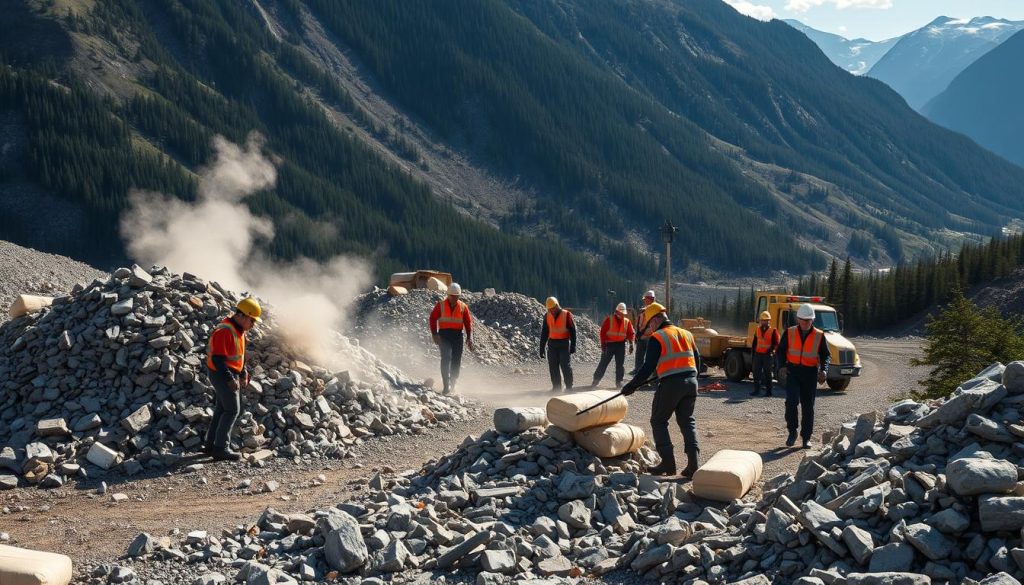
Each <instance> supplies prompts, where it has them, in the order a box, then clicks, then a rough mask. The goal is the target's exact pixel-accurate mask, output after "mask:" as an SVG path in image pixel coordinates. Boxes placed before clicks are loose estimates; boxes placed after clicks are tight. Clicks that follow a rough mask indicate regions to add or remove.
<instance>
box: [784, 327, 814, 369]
mask: <svg viewBox="0 0 1024 585" xmlns="http://www.w3.org/2000/svg"><path fill="white" fill-rule="evenodd" d="M798 329H799V326H798V325H794V326H792V327H790V328H789V331H788V332H787V333H786V334H787V335H789V340H788V341H787V343H786V345H788V346H789V347H787V348H786V362H787V363H790V364H793V365H794V366H807V367H809V368H816V367H818V344H819V343H821V336H822V332H821V329H818V328H817V327H815V328H814V329H813V331H812V332H811V334H810V335H808V336H807V339H805V340H804V342H803V344H801V343H800V332H799V331H798Z"/></svg>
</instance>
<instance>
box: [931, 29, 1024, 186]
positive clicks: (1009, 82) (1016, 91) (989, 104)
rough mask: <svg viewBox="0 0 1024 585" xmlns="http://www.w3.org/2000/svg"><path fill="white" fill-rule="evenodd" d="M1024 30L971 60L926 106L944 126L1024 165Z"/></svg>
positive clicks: (932, 115) (936, 120)
mask: <svg viewBox="0 0 1024 585" xmlns="http://www.w3.org/2000/svg"><path fill="white" fill-rule="evenodd" d="M1022 62H1024V31H1022V32H1018V33H1017V34H1015V35H1013V36H1012V37H1010V39H1008V40H1007V41H1006V42H1004V43H1003V44H1001V45H1000V46H998V47H996V48H995V49H993V50H992V51H990V52H989V53H988V54H986V55H985V56H983V57H981V58H980V59H978V60H977V61H975V62H974V63H973V64H972V65H971V66H970V67H968V68H967V69H965V70H964V71H963V73H961V74H960V75H958V76H957V77H956V79H954V80H953V82H952V83H950V84H949V88H947V89H946V91H944V92H942V93H941V94H939V95H938V96H937V97H936V98H935V99H933V100H932V101H931V102H929V103H928V105H927V106H926V107H925V112H924V113H925V114H926V115H927V116H928V117H929V118H931V119H932V120H933V121H935V122H937V123H939V124H942V125H943V126H945V127H947V128H950V129H952V130H956V131H957V132H962V133H964V134H966V135H967V136H970V137H971V138H973V139H974V140H975V141H977V142H978V144H980V145H982V146H984V147H985V148H988V149H989V150H991V151H992V152H995V153H996V154H999V155H1002V156H1003V157H1006V158H1007V159H1008V160H1011V161H1013V162H1015V163H1017V164H1018V165H1021V166H1024V139H1022V136H1024V109H1022V108H1021V104H1024V78H1022V77H1021V76H1020V74H1019V72H1020V64H1021V63H1022Z"/></svg>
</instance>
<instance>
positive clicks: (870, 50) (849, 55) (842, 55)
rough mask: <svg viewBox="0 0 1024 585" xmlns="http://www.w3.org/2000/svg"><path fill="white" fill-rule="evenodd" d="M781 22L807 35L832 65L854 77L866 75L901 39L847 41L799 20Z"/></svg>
mask: <svg viewBox="0 0 1024 585" xmlns="http://www.w3.org/2000/svg"><path fill="white" fill-rule="evenodd" d="M782 22H785V23H786V24H788V25H789V26H791V27H793V28H795V29H796V30H798V31H800V32H802V33H804V34H805V35H807V38H809V39H811V40H812V41H814V44H816V45H818V48H819V49H821V52H822V53H825V56H826V57H828V58H829V59H830V60H831V61H832V62H833V63H835V64H836V65H838V66H839V67H842V68H843V69H845V70H847V71H849V72H850V73H853V74H854V75H864V74H865V73H867V72H868V71H869V70H870V69H871V68H872V67H874V65H875V63H877V62H878V61H879V60H880V59H881V58H882V57H884V56H885V54H886V53H887V52H889V49H891V48H892V47H893V46H895V45H896V43H898V42H899V40H900V38H901V37H893V38H891V39H886V40H884V41H870V40H868V39H847V38H846V37H843V36H840V35H836V34H832V33H827V32H824V31H820V30H818V29H815V28H812V27H810V26H807V25H806V24H804V23H802V22H800V21H799V20H792V19H784V20H783V21H782Z"/></svg>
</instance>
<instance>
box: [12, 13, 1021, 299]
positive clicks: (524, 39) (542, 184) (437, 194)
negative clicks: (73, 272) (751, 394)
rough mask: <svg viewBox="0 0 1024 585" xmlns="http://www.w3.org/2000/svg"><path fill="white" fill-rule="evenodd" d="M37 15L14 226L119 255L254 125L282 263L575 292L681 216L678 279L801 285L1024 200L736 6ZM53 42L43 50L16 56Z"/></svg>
mask: <svg viewBox="0 0 1024 585" xmlns="http://www.w3.org/2000/svg"><path fill="white" fill-rule="evenodd" d="M21 5H22V6H27V7H29V8H26V9H24V10H23V11H22V13H19V14H18V17H17V22H16V24H15V26H13V27H12V28H11V29H10V30H9V31H8V32H7V34H9V35H10V36H5V37H4V38H3V41H2V42H0V49H2V50H3V58H4V60H5V61H6V62H7V63H9V65H8V66H5V67H4V68H3V73H2V75H0V126H2V127H0V136H2V137H4V138H3V140H4V144H3V146H4V148H3V149H0V197H2V198H3V200H4V201H5V202H9V201H15V202H18V203H19V204H20V207H19V206H18V205H5V206H0V227H2V228H3V229H4V230H11V231H12V233H14V234H15V235H16V236H17V237H16V238H13V239H16V240H19V241H26V240H28V243H35V242H34V241H32V238H39V239H42V240H43V241H44V243H47V244H49V245H51V246H53V247H55V248H57V249H56V250H55V251H62V252H66V253H69V254H71V255H73V256H75V257H79V258H88V259H90V260H93V261H94V262H95V263H96V264H98V265H105V264H107V263H108V262H107V260H109V259H110V258H112V257H115V256H117V255H118V254H123V249H122V247H121V243H120V242H119V241H117V239H116V236H114V234H115V233H116V231H115V230H114V226H115V225H116V222H117V218H118V216H119V215H120V213H121V212H122V211H123V210H124V208H125V205H126V201H127V194H128V192H129V190H130V189H133V188H140V189H148V190H160V191H164V192H168V193H172V194H175V195H177V196H179V197H181V198H184V199H191V198H194V197H195V196H196V195H195V188H196V187H195V175H194V173H195V172H196V171H198V170H199V169H201V168H202V166H203V165H204V164H205V163H206V162H207V161H208V160H209V157H210V155H211V147H210V139H211V137H212V136H213V135H215V134H221V135H224V136H226V137H228V138H229V139H231V140H233V141H235V142H241V141H244V140H245V137H246V135H247V134H248V132H249V131H250V130H257V131H259V132H260V133H262V134H263V135H264V136H265V137H266V143H265V147H264V148H265V151H266V153H267V154H268V155H270V156H272V157H275V158H276V159H277V160H279V161H280V164H279V168H278V174H279V180H278V183H277V186H276V187H275V188H274V189H272V190H269V191H267V192H262V193H260V194H258V196H257V197H256V198H255V199H254V201H253V202H252V204H251V207H252V209H253V211H254V212H256V213H257V214H259V215H262V216H264V217H269V218H273V219H274V220H275V224H276V226H277V228H278V229H277V234H278V235H277V237H276V238H275V239H274V241H273V242H272V243H271V244H270V250H269V251H270V252H271V253H272V254H273V255H275V256H280V257H285V258H292V257H295V256H300V255H301V256H309V257H312V258H316V259H326V258H328V257H330V256H332V255H334V254H338V253H351V254H357V255H362V256H366V257H370V258H372V259H373V260H374V262H375V263H376V264H377V267H378V270H379V272H381V273H385V272H387V271H390V270H397V269H403V268H413V267H423V266H433V267H438V268H446V269H450V270H451V271H452V272H454V273H456V275H457V277H458V278H459V279H460V280H462V281H464V282H465V283H466V284H467V285H468V286H470V287H474V288H481V287H483V286H498V287H501V288H514V289H517V290H523V291H526V292H528V293H531V294H534V295H546V294H549V293H550V292H556V291H557V292H558V294H559V295H560V296H565V297H568V298H569V299H570V302H574V301H578V300H581V299H583V300H586V299H590V298H591V296H592V294H593V291H594V290H604V289H606V288H608V287H614V288H615V289H616V290H626V286H627V285H628V284H629V282H628V281H630V280H632V281H633V282H635V283H639V282H641V281H643V280H649V279H652V277H653V276H654V272H655V265H656V264H655V260H656V258H655V257H654V256H652V255H651V254H650V253H649V251H650V250H656V249H658V247H659V238H658V235H657V233H656V228H657V226H658V225H659V224H661V223H662V222H663V221H664V219H666V218H667V219H672V220H673V221H674V222H676V223H678V224H682V226H683V229H682V230H681V231H680V234H679V237H678V240H677V243H678V245H677V247H676V248H674V250H673V252H674V253H673V258H674V259H675V260H677V261H678V265H677V268H680V269H688V268H691V267H698V266H711V267H713V268H716V269H719V270H728V271H737V272H738V271H743V272H746V271H767V270H772V269H785V270H789V271H796V272H802V271H805V270H807V269H809V268H820V267H821V266H822V255H821V254H820V253H819V252H818V250H823V251H826V252H829V253H831V254H836V255H846V254H852V255H854V256H858V257H863V258H865V259H870V261H871V262H876V263H879V264H884V263H890V262H892V261H893V260H894V259H896V258H898V257H900V256H902V255H904V254H906V255H914V254H918V253H923V252H932V251H934V250H935V249H936V247H938V248H942V247H949V246H956V245H959V243H960V242H961V241H962V240H963V239H964V238H968V239H969V238H978V237H982V236H984V235H987V234H990V233H993V232H995V231H997V230H998V229H999V228H1000V227H1002V225H1003V223H1004V222H1005V221H1006V220H1007V219H1008V218H1009V217H1018V216H1020V215H1022V208H1024V203H1022V200H1024V187H1022V185H1024V170H1021V169H1019V168H1017V167H1014V166H1013V165H1010V164H1008V163H1006V162H1005V161H1002V160H1001V159H999V158H997V157H994V156H992V155H990V154H989V153H987V152H985V151H984V150H982V149H979V148H978V147H977V146H976V145H974V144H973V143H971V142H970V141H969V140H966V139H964V138H963V137H961V136H959V135H957V134H955V133H951V132H948V131H945V130H942V129H940V128H938V127H936V126H934V125H932V124H930V123H928V122H927V121H926V120H924V119H923V118H921V117H920V116H917V115H916V114H915V113H914V112H912V111H911V110H909V109H908V108H907V107H906V106H905V105H904V104H903V103H902V101H901V100H900V99H899V98H898V96H896V95H895V94H894V93H893V92H892V91H890V90H889V89H888V88H886V87H884V86H883V85H882V84H880V83H878V82H876V81H873V80H867V79H858V78H855V77H852V76H850V75H847V74H845V73H844V72H842V71H840V70H839V69H837V68H836V67H834V66H833V65H832V64H831V63H830V62H829V61H828V60H827V59H826V58H825V57H824V56H823V55H821V53H820V52H819V51H817V50H816V49H815V48H814V45H813V44H812V43H811V42H810V41H809V40H808V39H807V38H806V37H805V36H804V35H802V34H799V33H798V32H797V31H794V30H793V29H792V28H790V27H788V26H786V25H784V24H782V23H779V22H775V23H767V24H765V23H760V22H757V21H754V20H752V19H749V18H745V17H742V16H739V15H738V14H736V13H735V12H734V11H733V10H732V9H731V8H729V7H727V6H726V5H725V4H723V3H721V2H718V1H717V0H714V1H713V0H693V1H689V2H686V3H671V2H658V3H652V2H640V1H636V0H613V1H608V2H600V3H591V2H582V1H575V0H563V1H559V2H554V1H550V0H509V1H507V2H499V1H497V0H481V1H479V2H473V3H460V4H453V3H439V2H429V1H425V0H407V1H402V2H396V1H387V0H382V1H377V2H356V1H351V2H350V1H337V0H331V1H328V0H307V1H300V0H263V1H261V2H256V1H255V0H248V1H245V2H236V1H229V0H216V1H201V0H144V1H142V2H131V1H129V0H96V2H95V3H94V4H93V5H92V7H91V8H89V9H85V8H83V6H86V5H85V4H81V3H73V2H55V3H53V4H47V3H36V2H34V1H33V2H29V3H22V4H21ZM27 24H31V25H32V26H27ZM39 30H43V31H45V33H46V35H47V36H46V37H45V38H47V39H51V40H52V41H53V42H48V43H47V45H46V47H47V48H46V50H41V51H34V52H26V51H24V50H19V49H18V48H19V47H24V46H33V45H32V43H33V42H34V41H33V39H34V38H38V37H39V34H38V31H39ZM46 217H61V218H69V219H67V220H66V223H67V226H63V227H61V228H60V229H59V230H56V233H52V232H51V231H47V230H52V228H50V227H49V226H48V225H47V224H46V223H45V222H42V221H40V220H39V219H38V218H46ZM33 221H34V222H35V223H32V222H33ZM794 226H799V227H796V228H795V227H794ZM5 233H7V232H6V231H5Z"/></svg>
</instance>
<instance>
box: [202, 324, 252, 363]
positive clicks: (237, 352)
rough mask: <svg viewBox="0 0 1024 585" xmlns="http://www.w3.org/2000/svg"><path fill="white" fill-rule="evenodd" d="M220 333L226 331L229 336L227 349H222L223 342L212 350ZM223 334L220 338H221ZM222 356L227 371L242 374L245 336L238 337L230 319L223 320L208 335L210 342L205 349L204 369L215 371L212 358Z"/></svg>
mask: <svg viewBox="0 0 1024 585" xmlns="http://www.w3.org/2000/svg"><path fill="white" fill-rule="evenodd" d="M220 331H227V332H228V334H230V335H231V343H230V344H229V345H228V347H227V348H225V347H224V343H223V341H221V342H220V343H218V344H217V348H216V349H214V341H215V340H216V338H217V337H218V335H217V333H218V332H220ZM223 335H224V334H223V333H222V334H221V335H220V337H223ZM214 355H223V356H224V359H225V360H226V361H227V364H228V369H229V370H232V371H234V372H237V373H239V374H240V373H242V368H243V367H244V366H245V335H239V334H238V331H237V330H235V326H234V325H233V324H232V323H231V318H230V317H229V318H227V319H224V320H223V321H221V322H220V324H219V325H217V326H216V327H214V328H213V332H212V333H210V340H209V342H208V343H207V347H206V367H207V368H209V369H210V370H213V371H216V370H217V366H215V365H213V356H214Z"/></svg>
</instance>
